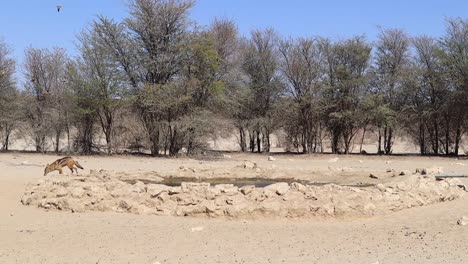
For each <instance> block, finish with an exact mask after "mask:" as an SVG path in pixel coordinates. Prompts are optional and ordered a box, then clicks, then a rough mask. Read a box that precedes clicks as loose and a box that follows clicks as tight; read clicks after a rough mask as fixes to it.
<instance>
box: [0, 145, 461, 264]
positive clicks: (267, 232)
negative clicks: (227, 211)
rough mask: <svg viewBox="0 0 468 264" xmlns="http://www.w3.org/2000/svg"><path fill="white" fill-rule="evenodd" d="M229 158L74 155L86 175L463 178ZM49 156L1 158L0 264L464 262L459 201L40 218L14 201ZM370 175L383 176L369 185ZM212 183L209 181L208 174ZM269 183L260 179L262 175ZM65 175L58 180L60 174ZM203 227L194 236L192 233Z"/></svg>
mask: <svg viewBox="0 0 468 264" xmlns="http://www.w3.org/2000/svg"><path fill="white" fill-rule="evenodd" d="M275 157H276V158H277V160H276V161H272V162H269V161H267V157H266V156H263V155H240V154H233V155H232V158H229V159H218V160H212V161H210V160H203V161H202V160H194V159H186V158H183V159H182V158H180V159H161V158H159V159H152V158H139V157H110V158H109V157H78V158H77V159H78V160H79V161H80V163H81V164H82V165H83V166H84V167H85V168H86V171H85V172H83V173H87V172H88V171H89V169H106V170H116V171H124V172H128V173H138V172H149V171H157V172H160V173H164V174H172V173H180V169H179V167H180V166H184V167H188V168H195V169H196V171H200V170H202V169H203V168H211V169H212V170H214V171H219V172H222V171H223V170H228V171H229V170H232V168H234V167H235V166H236V165H238V164H240V163H242V161H243V160H246V159H247V160H251V161H254V162H256V163H257V164H258V165H259V167H261V168H268V169H269V170H268V171H267V172H266V173H267V174H268V173H269V174H271V176H272V177H296V178H304V179H311V180H316V181H321V182H337V183H356V182H362V183H366V182H369V181H374V183H376V182H379V181H386V180H389V179H394V177H390V176H388V175H387V174H385V170H386V169H388V168H393V169H395V170H403V169H408V170H412V171H414V169H415V168H424V167H432V166H438V167H443V170H444V172H446V173H464V174H468V161H467V160H456V159H446V158H422V157H390V158H388V157H376V156H372V157H371V156H369V157H368V156H339V157H338V160H336V159H334V158H335V156H332V155H316V156H315V155H314V156H283V155H278V156H275ZM56 158H57V156H50V155H33V154H18V153H9V154H0V263H93V264H94V263H158V262H159V263H365V264H367V263H368V264H371V263H380V264H382V263H468V226H459V225H457V224H456V221H457V219H458V218H460V217H461V216H463V215H465V216H468V197H467V196H465V197H464V198H461V199H458V200H455V201H451V202H446V203H440V204H435V205H431V206H425V207H420V208H414V209H408V210H403V211H400V212H397V213H394V214H391V215H387V216H382V217H373V218H366V219H352V220H350V219H334V220H330V219H328V220H325V219H312V220H311V219H308V220H304V219H258V220H239V219H236V220H228V219H207V218H183V217H160V216H148V215H132V214H122V213H120V214H119V213H112V212H106V213H94V212H92V213H91V212H87V213H75V214H73V213H69V212H57V211H45V210H42V209H38V208H34V207H27V206H23V205H22V204H21V203H20V199H21V196H22V194H23V192H24V189H25V186H26V185H27V184H28V183H31V182H36V181H38V180H39V179H41V178H43V176H42V172H43V165H45V164H46V163H47V162H51V161H54V160H55V159H56ZM369 172H374V173H377V174H379V173H383V174H382V175H383V176H382V177H381V179H379V180H373V179H369V178H368V175H369ZM215 176H216V175H215ZM265 176H268V175H265ZM64 177H66V176H64ZM200 226H202V227H203V229H202V230H201V231H196V232H192V230H191V229H192V228H194V227H200Z"/></svg>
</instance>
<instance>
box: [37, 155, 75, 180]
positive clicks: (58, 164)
mask: <svg viewBox="0 0 468 264" xmlns="http://www.w3.org/2000/svg"><path fill="white" fill-rule="evenodd" d="M65 166H67V167H68V168H69V169H70V170H71V172H72V173H73V170H75V171H76V173H78V168H80V169H82V170H84V168H83V167H81V165H80V164H79V163H78V161H76V160H74V159H72V157H65V158H61V159H58V160H56V161H54V162H53V163H52V164H47V165H46V167H45V169H44V176H46V175H47V173H49V172H51V171H54V170H58V171H59V173H60V174H63V170H62V168H63V167H65Z"/></svg>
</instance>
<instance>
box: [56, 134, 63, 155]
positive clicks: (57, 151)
mask: <svg viewBox="0 0 468 264" xmlns="http://www.w3.org/2000/svg"><path fill="white" fill-rule="evenodd" d="M61 135H62V133H61V132H60V131H56V133H55V153H59V151H60V136H61Z"/></svg>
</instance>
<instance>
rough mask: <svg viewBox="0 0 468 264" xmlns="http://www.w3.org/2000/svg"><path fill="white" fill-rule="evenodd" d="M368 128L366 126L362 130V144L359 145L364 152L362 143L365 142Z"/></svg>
mask: <svg viewBox="0 0 468 264" xmlns="http://www.w3.org/2000/svg"><path fill="white" fill-rule="evenodd" d="M366 129H367V126H364V129H363V130H362V138H361V144H360V145H359V153H362V145H363V144H364V137H365V135H366Z"/></svg>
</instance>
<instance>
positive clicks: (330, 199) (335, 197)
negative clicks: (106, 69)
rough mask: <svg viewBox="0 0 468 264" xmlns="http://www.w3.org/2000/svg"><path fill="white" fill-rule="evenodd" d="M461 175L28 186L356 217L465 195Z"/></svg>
mask: <svg viewBox="0 0 468 264" xmlns="http://www.w3.org/2000/svg"><path fill="white" fill-rule="evenodd" d="M459 185H460V181H459V180H457V179H447V180H442V181H436V180H435V178H434V177H426V176H411V177H408V178H406V179H403V180H402V181H399V182H394V183H388V184H385V185H384V184H378V185H377V186H375V187H366V188H361V187H349V186H340V185H335V184H328V185H324V186H313V185H303V184H300V183H291V184H288V183H284V182H283V183H276V184H272V185H269V186H266V187H262V188H256V187H255V186H244V187H241V188H239V187H236V186H234V185H232V184H219V185H215V186H211V185H210V184H209V183H182V185H181V186H178V187H171V186H167V185H163V184H144V183H143V182H141V181H138V182H136V183H134V184H130V183H128V182H125V181H122V180H119V179H116V178H113V177H110V176H109V175H107V174H105V173H94V174H90V175H88V176H86V177H75V178H63V177H51V178H47V179H44V180H40V181H39V183H37V184H31V185H29V186H27V188H26V191H25V193H24V195H23V197H22V199H21V202H22V203H23V204H24V205H30V206H37V207H40V208H44V209H51V210H52V209H55V210H64V211H71V212H84V211H101V212H104V211H115V212H128V213H134V214H154V215H172V216H208V217H231V218H243V217H244V218H251V217H292V218H312V217H356V216H373V215H380V214H388V213H391V212H395V211H399V210H403V209H406V208H411V207H418V206H424V205H429V204H433V203H438V202H444V201H450V200H454V199H456V198H458V197H460V196H462V195H464V194H465V191H464V190H462V189H461V188H460V187H459Z"/></svg>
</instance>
